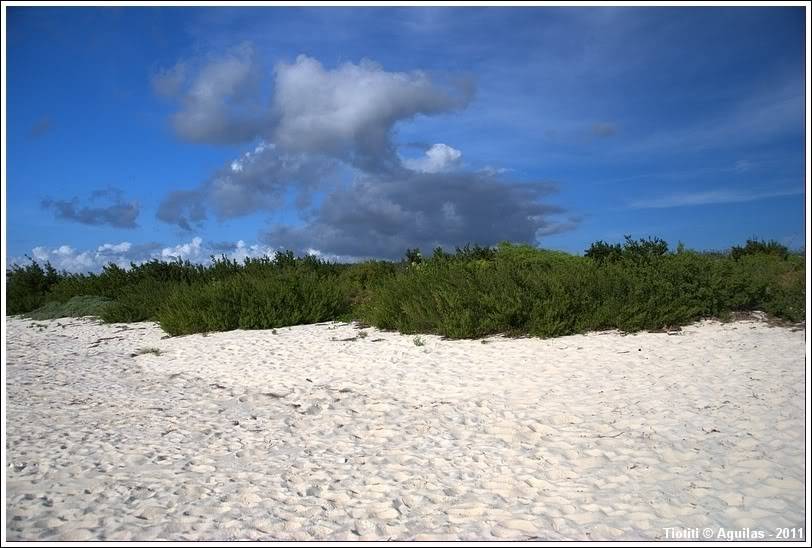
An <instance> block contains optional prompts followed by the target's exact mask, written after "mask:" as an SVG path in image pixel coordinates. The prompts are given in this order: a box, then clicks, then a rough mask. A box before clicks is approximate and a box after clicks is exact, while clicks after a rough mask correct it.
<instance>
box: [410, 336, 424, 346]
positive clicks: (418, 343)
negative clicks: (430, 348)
mask: <svg viewBox="0 0 812 548" xmlns="http://www.w3.org/2000/svg"><path fill="white" fill-rule="evenodd" d="M412 342H413V343H414V345H415V346H425V345H426V341H424V340H423V337H421V336H420V335H415V337H414V339H412Z"/></svg>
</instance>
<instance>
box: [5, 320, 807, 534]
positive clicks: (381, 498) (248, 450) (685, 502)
mask: <svg viewBox="0 0 812 548" xmlns="http://www.w3.org/2000/svg"><path fill="white" fill-rule="evenodd" d="M37 325H41V326H45V327H36V326H37ZM7 328H8V330H7V335H8V338H7V341H8V342H7V344H8V364H7V396H8V399H7V417H8V429H7V449H8V453H7V462H8V465H9V466H8V468H7V472H6V473H7V476H6V477H7V500H6V504H7V522H6V533H7V539H8V540H86V539H103V540H129V539H134V540H151V539H170V540H227V539H249V540H273V539H283V540H306V539H403V540H410V539H412V540H413V539H417V540H423V539H434V540H449V539H470V540H510V539H512V540H521V539H593V540H596V539H665V531H664V528H666V527H676V528H678V529H680V530H681V529H682V528H704V527H714V528H716V527H725V528H730V529H737V528H750V529H758V530H764V531H767V532H769V533H770V534H772V531H773V529H775V528H777V527H802V526H803V525H804V517H805V503H804V483H803V481H804V432H803V427H804V409H803V406H804V393H805V392H804V332H803V331H799V330H795V331H793V330H790V329H788V328H777V327H769V326H767V325H766V324H763V323H757V322H752V321H748V322H738V323H734V324H726V325H723V324H719V323H714V322H703V323H700V324H696V325H693V326H690V327H687V328H685V329H684V330H683V332H682V333H681V334H678V335H668V334H655V333H642V334H638V335H630V336H622V335H620V334H617V333H603V334H599V333H594V334H589V335H578V336H571V337H563V338H558V339H550V340H539V339H513V340H511V339H502V338H499V337H492V338H489V339H488V340H487V341H488V343H487V344H483V343H482V342H481V341H444V340H441V339H440V338H439V337H433V336H424V337H423V339H424V340H425V341H426V344H425V346H416V345H415V344H414V343H413V337H411V336H404V335H399V334H395V333H381V332H379V331H377V330H374V329H367V330H365V331H366V332H367V333H368V336H367V337H366V338H359V339H358V340H354V341H342V340H341V339H346V338H348V337H352V336H354V335H355V334H356V333H357V332H358V331H359V329H358V328H356V327H354V326H352V325H346V324H329V325H310V326H299V327H294V328H292V329H288V328H284V329H279V330H278V333H277V334H273V333H272V332H271V331H235V332H230V333H219V334H211V335H208V336H203V335H193V336H189V337H179V338H163V333H162V332H161V331H160V329H159V328H158V327H157V326H156V325H154V324H149V323H140V324H130V325H97V324H96V323H94V322H92V321H89V320H77V319H64V320H57V321H50V322H39V321H30V320H25V321H23V320H19V319H11V320H8V321H7ZM143 347H156V348H159V349H160V351H161V354H160V355H158V356H155V355H152V354H144V355H139V356H137V357H132V356H131V354H132V353H133V352H135V351H136V350H138V349H139V348H143Z"/></svg>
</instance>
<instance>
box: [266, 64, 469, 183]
mask: <svg viewBox="0 0 812 548" xmlns="http://www.w3.org/2000/svg"><path fill="white" fill-rule="evenodd" d="M470 97H471V89H470V87H466V86H457V88H456V89H453V88H452V89H448V88H444V87H441V86H438V85H437V84H435V83H434V82H432V81H431V79H430V78H429V77H428V75H427V74H426V73H424V72H420V71H414V72H409V73H406V72H387V71H385V70H384V69H383V67H381V66H380V65H378V64H377V63H374V62H372V61H370V60H366V59H365V60H362V61H361V62H360V63H359V64H357V65H356V64H353V63H345V64H343V65H341V66H339V67H337V68H335V69H332V70H328V69H325V68H324V67H323V66H322V65H321V63H319V62H318V61H317V60H315V59H312V58H310V57H307V56H304V55H300V56H299V57H298V58H297V59H296V61H295V62H294V63H293V64H285V63H281V64H279V65H277V67H276V81H275V90H274V100H273V110H274V117H275V119H276V120H277V122H276V125H275V127H274V128H273V141H274V142H275V143H277V144H278V145H279V146H280V147H282V148H285V149H287V150H291V151H296V152H306V153H311V154H312V153H318V154H327V155H330V156H333V157H337V158H340V159H342V160H345V161H348V162H350V163H352V164H353V165H355V166H356V167H360V168H362V169H365V170H368V171H378V170H381V169H388V168H392V167H396V166H398V164H399V161H398V158H397V155H396V154H395V152H394V147H393V145H392V143H391V139H390V132H391V130H392V127H393V126H394V125H395V124H396V123H397V122H398V121H402V120H408V119H410V118H413V117H415V116H417V115H420V114H422V115H433V114H440V113H444V112H449V111H452V110H455V109H457V108H461V107H464V106H465V105H466V104H467V103H468V101H469V100H470Z"/></svg>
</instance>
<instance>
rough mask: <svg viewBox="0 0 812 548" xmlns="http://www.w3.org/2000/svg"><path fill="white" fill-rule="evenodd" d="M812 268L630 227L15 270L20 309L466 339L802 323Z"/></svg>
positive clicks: (13, 310) (754, 248) (171, 326)
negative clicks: (733, 317) (497, 240)
mask: <svg viewBox="0 0 812 548" xmlns="http://www.w3.org/2000/svg"><path fill="white" fill-rule="evenodd" d="M805 273H806V272H805V263H804V258H803V257H802V256H800V255H797V254H791V253H789V252H787V251H786V248H784V247H783V246H780V245H779V244H777V243H775V242H766V243H765V242H758V241H755V240H749V241H748V242H747V244H746V245H745V246H744V247H742V248H739V247H734V248H733V249H732V250H731V251H730V252H726V253H722V252H715V253H709V252H703V253H699V252H695V251H690V250H686V249H685V248H684V246H682V245H680V246H678V249H677V251H676V252H675V253H669V252H668V244H667V243H666V242H665V241H663V240H661V239H659V238H653V239H652V238H649V239H643V240H633V239H631V237H629V236H627V237H626V238H625V242H624V243H623V244H609V243H605V242H602V241H599V242H595V243H594V244H592V246H591V247H590V248H589V249H588V250H587V251H586V253H585V256H583V257H580V256H575V255H570V254H568V253H563V252H558V251H549V250H541V249H537V248H535V247H532V246H529V245H512V244H507V243H505V244H500V245H499V246H496V247H480V246H465V247H463V248H457V249H456V250H455V252H453V253H450V252H446V251H444V250H443V249H439V248H438V249H435V250H434V252H433V254H432V255H431V256H430V257H423V256H422V255H421V254H420V252H419V250H417V249H412V250H408V252H407V255H406V257H405V260H403V261H400V262H386V261H367V262H363V263H358V264H344V265H342V264H334V263H329V262H326V261H323V260H320V259H318V258H316V257H312V256H305V257H296V256H294V255H293V253H292V252H282V253H277V254H276V255H275V256H274V257H273V258H271V257H262V258H257V259H246V260H245V261H243V262H242V263H239V262H237V261H234V260H228V259H226V258H224V257H222V258H219V259H214V258H213V261H212V263H211V264H210V265H208V266H203V265H196V264H191V263H189V262H188V261H173V262H160V261H151V262H147V263H144V264H141V265H130V268H127V269H124V268H120V267H118V266H116V265H108V266H106V267H105V268H104V269H103V271H102V272H100V273H98V274H80V275H77V274H67V273H65V272H61V273H60V272H57V271H56V270H54V269H53V268H52V267H51V266H50V265H49V264H46V265H44V266H40V265H38V264H37V263H36V262H33V263H32V264H30V265H28V266H24V267H23V266H17V265H15V266H13V267H12V268H11V269H10V270H9V271H8V272H7V274H6V276H7V287H8V292H7V302H8V312H9V313H10V314H18V313H25V312H31V311H33V310H37V309H38V312H37V313H38V314H41V315H42V317H46V316H50V317H57V315H60V316H61V315H85V314H88V313H89V314H93V315H98V316H100V317H101V318H102V319H103V320H104V321H107V322H133V321H143V320H154V321H158V322H160V324H161V326H162V327H163V328H164V329H165V330H166V331H167V332H168V333H170V334H173V335H179V334H186V333H197V332H205V331H221V330H229V329H259V328H275V327H282V326H288V325H295V324H301V323H312V322H320V321H327V320H339V319H340V320H349V319H358V320H361V321H363V322H366V323H368V324H371V325H374V326H377V327H380V328H383V329H396V330H398V331H401V332H404V333H438V334H441V335H445V336H448V337H454V338H463V337H480V336H485V335H488V334H492V333H509V334H532V335H537V336H543V337H549V336H558V335H565V334H570V333H578V332H583V331H587V330H594V329H607V328H617V329H622V330H625V331H636V330H640V329H655V328H662V327H664V326H670V325H679V324H684V323H688V322H691V321H694V320H696V319H698V318H702V317H711V316H716V317H724V316H725V315H728V314H729V313H731V312H734V311H739V310H755V309H760V310H764V311H766V312H768V313H769V314H771V315H772V316H775V317H778V318H783V319H786V320H789V321H793V322H795V321H801V320H803V318H804V313H805V290H806V285H805ZM43 305H45V306H44V307H43Z"/></svg>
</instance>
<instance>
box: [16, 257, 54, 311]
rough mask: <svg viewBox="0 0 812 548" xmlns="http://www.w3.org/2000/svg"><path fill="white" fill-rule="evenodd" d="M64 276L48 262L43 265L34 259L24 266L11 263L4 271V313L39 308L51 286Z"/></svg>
mask: <svg viewBox="0 0 812 548" xmlns="http://www.w3.org/2000/svg"><path fill="white" fill-rule="evenodd" d="M64 276H65V273H64V272H63V273H59V272H57V271H56V269H55V268H54V267H52V266H51V264H50V263H45V265H44V267H43V266H40V265H39V264H38V263H37V262H36V261H32V262H31V264H29V265H26V266H19V265H16V264H15V265H12V266H11V268H10V269H9V271H8V272H7V273H6V313H7V314H21V313H23V312H30V311H32V310H34V309H36V308H39V307H40V306H42V305H43V304H44V303H45V302H46V300H47V296H48V291H49V290H50V289H51V287H53V286H54V284H56V283H57V282H58V281H59V280H60V279H61V278H62V277H64Z"/></svg>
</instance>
